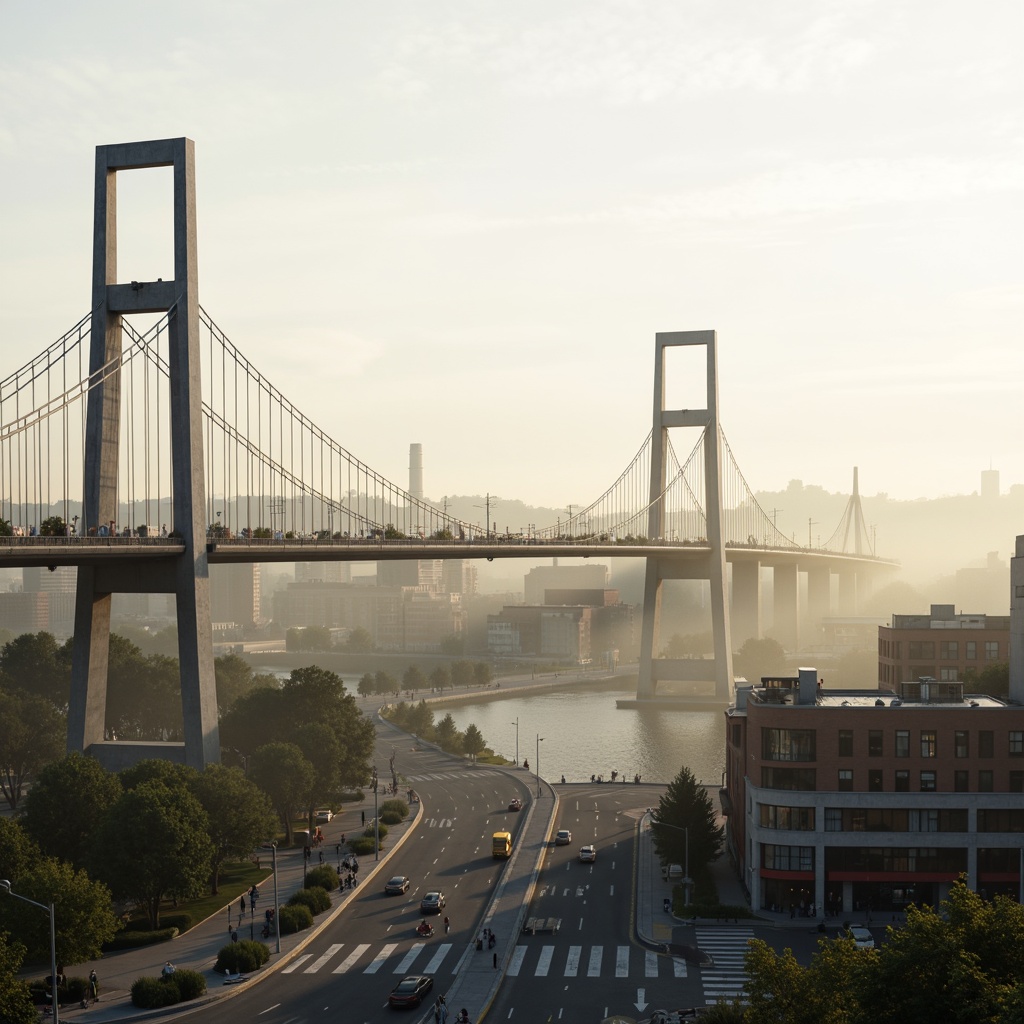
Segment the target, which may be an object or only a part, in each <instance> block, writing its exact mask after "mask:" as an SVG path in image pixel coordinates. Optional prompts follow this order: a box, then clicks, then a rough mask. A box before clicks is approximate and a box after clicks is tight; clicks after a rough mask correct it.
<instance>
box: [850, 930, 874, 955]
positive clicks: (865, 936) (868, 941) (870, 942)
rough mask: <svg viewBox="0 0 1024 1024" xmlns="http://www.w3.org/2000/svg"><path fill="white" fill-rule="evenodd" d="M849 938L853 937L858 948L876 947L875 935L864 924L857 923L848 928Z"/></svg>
mask: <svg viewBox="0 0 1024 1024" xmlns="http://www.w3.org/2000/svg"><path fill="white" fill-rule="evenodd" d="M846 935H847V937H848V938H851V939H853V942H854V945H856V947H857V948H858V949H874V948H875V937H874V935H872V934H871V932H869V931H868V930H867V928H865V927H864V926H863V925H860V924H855V925H851V926H850V927H849V928H847V929H846Z"/></svg>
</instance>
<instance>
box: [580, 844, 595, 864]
mask: <svg viewBox="0 0 1024 1024" xmlns="http://www.w3.org/2000/svg"><path fill="white" fill-rule="evenodd" d="M595 860H597V849H596V848H595V847H593V846H581V847H580V863H581V864H593V863H594V861H595Z"/></svg>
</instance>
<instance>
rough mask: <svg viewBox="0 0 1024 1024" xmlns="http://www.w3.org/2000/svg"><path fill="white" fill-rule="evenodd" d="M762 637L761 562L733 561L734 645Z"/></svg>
mask: <svg viewBox="0 0 1024 1024" xmlns="http://www.w3.org/2000/svg"><path fill="white" fill-rule="evenodd" d="M760 639H761V563H760V562H759V561H756V560H755V561H750V562H737V561H734V562H733V563H732V646H733V647H734V648H735V649H737V650H738V649H739V648H740V647H742V646H743V643H744V641H745V640H760Z"/></svg>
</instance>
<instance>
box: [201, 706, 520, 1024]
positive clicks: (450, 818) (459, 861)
mask: <svg viewBox="0 0 1024 1024" xmlns="http://www.w3.org/2000/svg"><path fill="white" fill-rule="evenodd" d="M393 747H394V748H395V755H396V760H395V767H396V770H397V772H398V773H399V774H400V775H401V776H402V777H403V779H405V780H408V783H409V785H411V786H412V787H413V788H414V789H415V790H416V792H417V793H418V794H419V796H420V798H421V800H422V801H423V805H424V816H423V820H422V822H421V823H420V825H419V827H418V828H417V829H416V831H415V833H414V834H413V835H412V836H410V838H409V839H408V841H407V842H406V843H405V844H404V845H403V846H402V848H401V849H399V850H398V851H397V852H396V853H395V854H394V855H393V856H392V858H391V860H390V861H389V863H388V866H387V870H386V871H385V872H382V873H381V874H379V875H378V876H377V877H376V878H375V879H374V881H373V882H372V883H370V884H369V885H368V886H367V888H366V890H365V891H362V892H360V893H359V895H358V897H357V898H356V899H355V900H353V901H352V903H351V904H350V907H349V909H347V910H346V911H345V912H344V913H343V914H342V915H341V916H340V917H339V918H338V919H337V920H336V921H334V922H333V923H332V924H331V925H330V926H329V927H328V928H326V929H325V930H324V932H323V933H322V934H320V935H319V936H318V937H317V938H316V939H315V940H314V941H313V942H312V943H310V945H309V946H308V947H307V948H306V949H305V950H304V951H303V952H302V954H300V955H299V956H297V957H296V958H295V959H294V960H292V961H291V962H290V963H289V964H288V965H287V966H286V967H285V968H283V969H282V970H280V971H278V972H277V973H276V974H274V975H272V976H270V977H268V978H267V979H266V980H264V981H262V982H261V983H260V984H259V985H256V986H254V987H253V988H251V989H248V990H247V991H243V992H241V993H240V994H239V995H238V996H237V997H235V998H233V999H232V1000H231V1001H230V1003H229V1004H227V1005H219V1006H218V1005H216V1004H214V1005H211V1006H210V1007H207V1008H204V1009H201V1010H199V1011H198V1012H197V1013H196V1014H195V1015H194V1019H196V1020H199V1021H211V1022H212V1021H216V1022H220V1021H223V1020H224V1019H226V1018H230V1020H231V1021H232V1024H242V1022H247V1021H253V1022H259V1024H303V1022H306V1021H309V1022H316V1024H322V1022H323V1021H324V1020H342V1019H343V1020H345V1022H346V1024H358V1022H360V1021H363V1022H374V1021H384V1020H394V1019H395V1013H396V1011H393V1010H390V1009H389V1008H388V1005H387V998H388V993H389V992H390V991H391V990H392V989H393V988H394V987H395V985H397V984H398V982H399V981H400V980H401V978H402V976H403V975H405V974H419V973H422V974H430V975H433V976H434V978H435V989H434V995H437V994H439V993H443V992H444V991H445V989H446V988H447V983H448V982H449V981H450V979H451V977H452V976H453V974H455V972H456V971H457V969H458V966H459V964H460V962H461V961H462V959H463V957H464V956H467V955H472V953H473V952H475V949H474V948H473V942H472V940H473V939H474V937H475V928H476V927H477V924H478V921H479V920H480V917H481V914H482V912H483V909H484V907H485V905H486V903H487V902H488V900H489V899H490V897H491V894H492V893H493V890H494V886H495V884H496V882H497V880H498V878H499V877H500V872H501V870H502V868H503V867H504V864H505V862H504V861H495V860H494V859H493V858H492V857H491V835H492V833H494V832H496V831H499V830H500V829H508V830H509V831H511V832H513V833H515V831H516V830H517V827H518V824H519V821H520V814H517V813H515V812H510V811H508V810H507V807H508V802H509V800H510V799H511V798H512V797H513V796H519V797H520V799H522V800H523V801H524V802H526V801H528V800H529V799H530V791H529V787H528V786H527V785H524V784H522V783H520V782H518V781H514V780H511V779H509V777H508V775H507V774H504V773H501V772H498V771H495V770H494V769H492V768H489V767H487V766H485V765H481V766H472V765H455V764H453V761H452V758H451V757H449V756H446V755H443V754H439V753H437V752H435V751H433V750H415V749H413V745H412V743H411V742H410V741H409V740H408V739H407V738H402V739H398V738H396V734H395V733H392V732H390V731H389V730H388V727H387V726H384V727H382V729H379V730H378V744H377V753H378V763H380V764H383V765H386V764H387V763H388V757H389V756H390V754H391V751H392V749H393ZM384 777H385V773H384V772H382V773H381V778H382V779H383V778H384ZM368 860H369V858H364V859H363V860H362V861H361V863H362V865H363V868H364V869H365V868H367V867H368V866H369V864H368ZM360 874H365V870H363V871H361V872H360ZM392 875H407V876H408V877H409V878H410V879H411V881H412V884H411V886H410V888H409V891H408V892H407V893H406V894H405V895H404V896H386V895H384V892H383V889H384V882H386V881H387V879H388V878H390V877H391V876H392ZM437 889H440V890H441V891H442V892H444V893H445V896H446V899H447V906H446V908H445V911H444V913H442V914H441V915H440V917H439V918H431V920H432V922H433V923H434V925H435V934H434V937H433V938H430V939H426V940H423V939H420V938H419V937H417V936H416V934H415V927H416V925H417V924H418V923H419V921H420V920H421V915H420V912H419V903H420V899H421V898H422V896H423V894H424V893H426V892H428V891H431V890H437ZM445 915H447V916H448V917H449V918H450V919H451V923H452V929H451V932H450V934H448V935H445V934H444V925H443V919H444V916H445ZM400 1016H402V1018H403V1019H408V1020H410V1021H413V1020H418V1019H419V1017H420V1014H418V1013H414V1014H411V1015H407V1016H406V1015H400Z"/></svg>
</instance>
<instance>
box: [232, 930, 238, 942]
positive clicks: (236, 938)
mask: <svg viewBox="0 0 1024 1024" xmlns="http://www.w3.org/2000/svg"><path fill="white" fill-rule="evenodd" d="M231 941H232V942H237V941H238V932H237V931H236V930H235V929H234V928H232V929H231Z"/></svg>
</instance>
